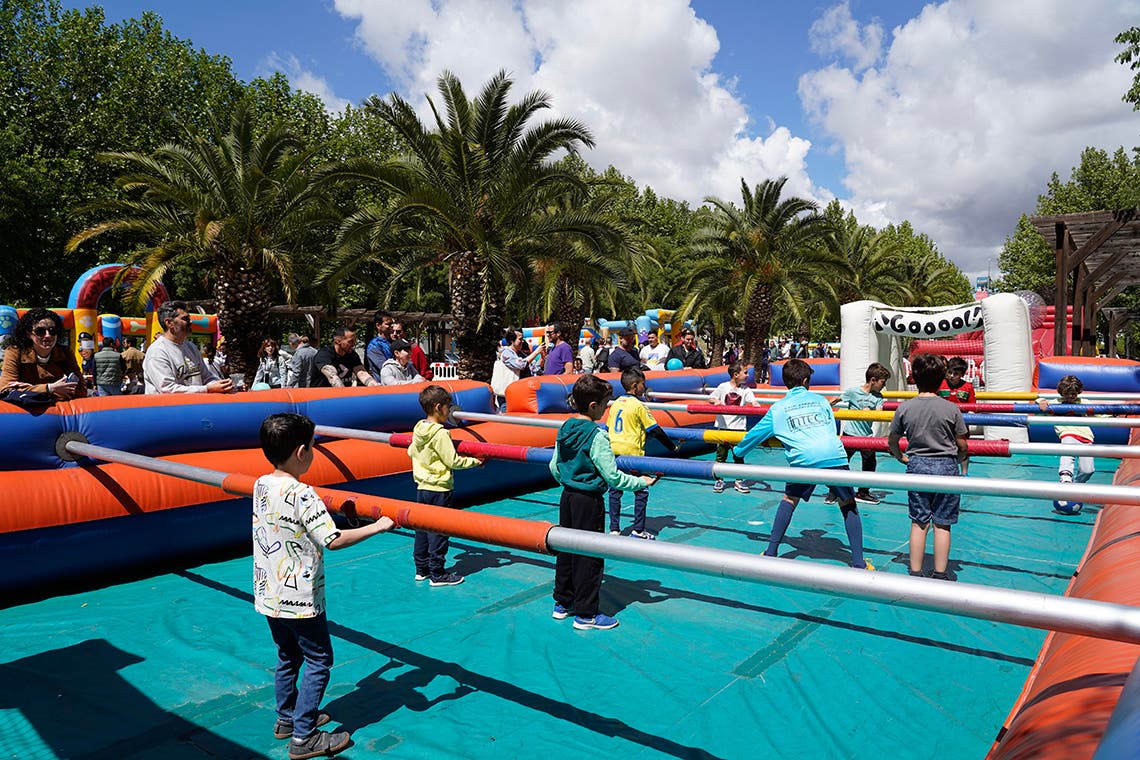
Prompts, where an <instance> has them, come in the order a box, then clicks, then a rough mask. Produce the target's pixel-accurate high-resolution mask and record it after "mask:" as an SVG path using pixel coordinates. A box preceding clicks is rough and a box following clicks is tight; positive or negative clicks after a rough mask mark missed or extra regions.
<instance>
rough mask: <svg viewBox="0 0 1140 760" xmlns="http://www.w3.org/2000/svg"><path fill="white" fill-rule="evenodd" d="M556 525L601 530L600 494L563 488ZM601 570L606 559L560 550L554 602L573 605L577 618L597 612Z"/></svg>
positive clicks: (568, 606) (603, 510) (568, 605)
mask: <svg viewBox="0 0 1140 760" xmlns="http://www.w3.org/2000/svg"><path fill="white" fill-rule="evenodd" d="M558 524H559V526H561V527H563V528H574V529H576V530H592V531H594V532H595V533H601V532H602V529H603V526H604V525H605V509H604V507H603V504H602V494H601V493H591V492H589V491H578V490H576V489H572V488H563V489H562V500H561V501H560V502H559V505H558ZM604 569H605V562H604V561H603V560H602V559H601V558H600V557H583V556H581V555H579V554H566V553H563V552H559V553H558V556H557V557H555V560H554V601H555V602H557V603H558V604H561V605H562V606H563V607H566V608H567V609H571V608H572V609H573V610H574V614H575V615H578V616H579V617H593V616H594V615H597V614H598V595H599V594H600V593H601V590H602V571H603V570H604Z"/></svg>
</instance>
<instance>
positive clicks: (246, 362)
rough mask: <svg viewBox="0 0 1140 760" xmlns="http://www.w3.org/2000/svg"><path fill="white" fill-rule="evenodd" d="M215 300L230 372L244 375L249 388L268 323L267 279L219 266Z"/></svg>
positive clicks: (256, 273)
mask: <svg viewBox="0 0 1140 760" xmlns="http://www.w3.org/2000/svg"><path fill="white" fill-rule="evenodd" d="M214 297H215V298H216V299H217V302H218V324H219V325H220V327H221V331H222V337H223V338H225V339H226V361H227V363H228V364H229V368H230V371H231V372H241V373H243V374H245V376H246V387H248V386H249V385H251V384H252V383H253V374H254V373H255V372H256V371H257V363H258V362H257V351H258V349H259V348H260V347H261V341H262V339H263V338H264V337H265V334H266V333H265V328H266V324H267V323H268V320H269V307H270V305H271V303H270V298H269V278H268V277H267V276H266V274H265V272H262V271H259V270H245V269H239V268H238V267H234V266H229V265H226V264H222V265H220V266H219V267H218V269H217V271H216V279H215V281H214Z"/></svg>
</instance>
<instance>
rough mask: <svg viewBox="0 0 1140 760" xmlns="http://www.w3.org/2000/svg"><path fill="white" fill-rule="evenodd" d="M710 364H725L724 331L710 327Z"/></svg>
mask: <svg viewBox="0 0 1140 760" xmlns="http://www.w3.org/2000/svg"><path fill="white" fill-rule="evenodd" d="M709 353H710V354H711V356H709V366H710V367H719V366H721V365H723V364H724V333H723V332H719V331H717V330H713V329H711V328H710V329H709Z"/></svg>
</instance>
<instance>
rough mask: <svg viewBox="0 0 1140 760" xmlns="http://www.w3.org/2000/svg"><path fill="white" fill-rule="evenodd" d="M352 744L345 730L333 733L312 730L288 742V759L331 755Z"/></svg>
mask: <svg viewBox="0 0 1140 760" xmlns="http://www.w3.org/2000/svg"><path fill="white" fill-rule="evenodd" d="M351 745H352V736H351V735H350V734H349V733H348V732H347V731H337V732H336V733H335V734H331V733H325V732H324V731H314V732H313V733H311V734H309V735H308V737H306V738H305V739H302V740H297V739H293V741H291V742H289V760H307V759H308V758H310V757H331V756H333V755H335V754H337V753H338V752H343V751H344V750H346V749H348V748H349V747H350V746H351Z"/></svg>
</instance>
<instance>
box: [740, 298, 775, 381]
mask: <svg viewBox="0 0 1140 760" xmlns="http://www.w3.org/2000/svg"><path fill="white" fill-rule="evenodd" d="M771 330H772V288H771V286H769V285H757V286H756V287H755V288H754V289H753V291H752V296H751V298H749V299H748V308H747V309H746V310H745V312H744V347H743V349H742V352H741V359H740V360H741V361H743V362H744V364H745V365H746V366H747V365H752V366H756V364H757V363H758V362H759V361H760V349H761V348H762V347H763V346H764V343H765V342H766V341H767V340H768V333H769V332H771Z"/></svg>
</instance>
